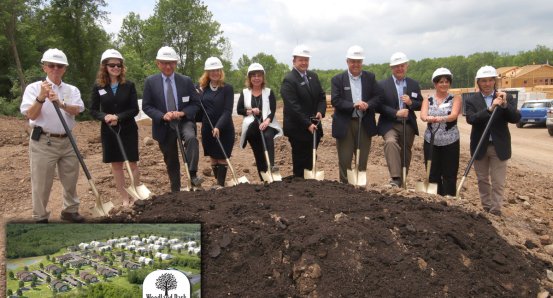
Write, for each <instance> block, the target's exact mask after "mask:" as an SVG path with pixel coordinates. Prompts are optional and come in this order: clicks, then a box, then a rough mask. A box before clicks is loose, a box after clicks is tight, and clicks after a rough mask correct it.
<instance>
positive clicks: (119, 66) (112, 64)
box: [106, 63, 122, 68]
mask: <svg viewBox="0 0 553 298" xmlns="http://www.w3.org/2000/svg"><path fill="white" fill-rule="evenodd" d="M106 65H107V66H108V67H111V68H115V67H117V68H121V67H122V65H121V64H115V63H108V64H106Z"/></svg>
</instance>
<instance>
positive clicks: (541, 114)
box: [517, 99, 553, 128]
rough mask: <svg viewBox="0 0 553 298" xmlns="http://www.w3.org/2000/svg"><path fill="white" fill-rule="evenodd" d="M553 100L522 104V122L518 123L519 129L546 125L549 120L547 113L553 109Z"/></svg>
mask: <svg viewBox="0 0 553 298" xmlns="http://www.w3.org/2000/svg"><path fill="white" fill-rule="evenodd" d="M552 103H553V100H552V99H542V100H529V101H526V102H525V103H523V104H522V107H521V108H520V115H521V118H520V121H519V122H518V123H517V127H518V128H522V127H523V126H524V124H528V123H530V124H539V125H545V122H546V120H547V111H548V110H549V109H550V108H551V107H552Z"/></svg>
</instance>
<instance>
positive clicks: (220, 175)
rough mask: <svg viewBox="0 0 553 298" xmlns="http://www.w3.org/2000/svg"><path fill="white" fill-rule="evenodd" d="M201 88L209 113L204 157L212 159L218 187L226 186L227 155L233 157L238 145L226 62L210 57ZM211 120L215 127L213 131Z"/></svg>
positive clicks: (205, 123)
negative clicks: (235, 137) (218, 142)
mask: <svg viewBox="0 0 553 298" xmlns="http://www.w3.org/2000/svg"><path fill="white" fill-rule="evenodd" d="M199 85H200V92H201V98H200V100H201V104H202V105H203V107H204V108H205V112H206V113H207V115H206V114H205V113H204V114H203V115H202V147H203V148H204V156H209V157H210V158H211V168H212V169H213V174H214V176H215V177H216V178H217V184H219V185H220V186H225V179H226V176H227V162H226V160H225V153H226V155H227V157H228V158H230V156H231V154H232V147H233V145H234V124H233V123H232V107H233V105H234V90H233V88H232V86H231V85H229V84H225V73H224V71H223V63H221V60H219V58H217V57H210V58H208V59H207V60H206V61H205V67H204V74H203V75H202V76H201V77H200V82H199ZM206 116H207V117H206ZM208 117H209V119H208ZM209 121H211V123H212V124H213V129H211V125H210V123H209ZM216 138H219V139H220V140H221V143H222V144H223V149H224V150H225V152H224V153H223V152H222V151H221V148H220V146H219V144H217V139H216Z"/></svg>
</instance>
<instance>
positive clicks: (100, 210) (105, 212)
mask: <svg viewBox="0 0 553 298" xmlns="http://www.w3.org/2000/svg"><path fill="white" fill-rule="evenodd" d="M111 209H113V203H112V202H111V201H109V202H106V203H102V201H100V200H96V205H94V208H92V216H94V217H103V216H109V211H110V210H111Z"/></svg>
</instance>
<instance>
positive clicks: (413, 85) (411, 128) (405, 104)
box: [378, 52, 422, 186]
mask: <svg viewBox="0 0 553 298" xmlns="http://www.w3.org/2000/svg"><path fill="white" fill-rule="evenodd" d="M408 67H409V59H407V56H406V55H405V54H404V53H401V52H397V53H394V54H393V55H392V57H391V58H390V68H391V69H392V76H390V77H389V78H387V79H384V80H382V81H380V82H378V84H379V85H380V87H381V88H382V90H383V91H384V96H383V98H382V104H381V105H380V107H379V108H378V112H379V113H380V117H379V118H378V134H379V135H381V136H383V137H384V156H385V157H386V163H387V164H388V171H389V172H390V177H391V180H390V184H391V185H392V186H400V185H402V183H403V182H404V181H402V179H401V176H402V159H403V152H404V150H405V155H406V160H405V168H406V169H407V171H409V164H410V163H411V147H412V146H413V140H414V139H415V135H418V134H419V130H418V126H417V116H416V115H415V111H420V109H421V105H422V95H421V88H420V86H419V83H418V82H417V81H415V80H413V79H411V78H408V77H407V68H408ZM403 120H405V122H406V125H405V134H406V140H405V148H404V147H403V140H402V139H403Z"/></svg>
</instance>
